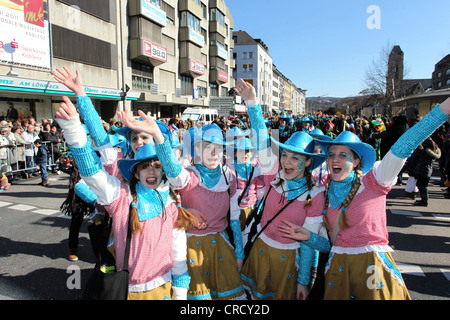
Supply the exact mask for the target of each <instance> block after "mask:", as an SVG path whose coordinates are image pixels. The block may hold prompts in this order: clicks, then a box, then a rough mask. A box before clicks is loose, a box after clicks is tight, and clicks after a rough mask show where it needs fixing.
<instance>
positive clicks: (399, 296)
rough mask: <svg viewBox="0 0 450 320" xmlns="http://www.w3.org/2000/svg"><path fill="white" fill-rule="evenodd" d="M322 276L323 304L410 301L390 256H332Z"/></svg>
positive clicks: (381, 254)
mask: <svg viewBox="0 0 450 320" xmlns="http://www.w3.org/2000/svg"><path fill="white" fill-rule="evenodd" d="M325 272H326V273H325V296H324V299H325V300H353V299H354V300H411V297H410V295H409V292H408V289H407V288H406V286H405V283H404V281H403V278H402V275H401V273H400V271H399V270H398V268H397V266H396V264H395V262H394V259H393V258H392V255H391V253H390V252H367V253H362V254H353V255H349V254H336V253H332V254H331V255H330V258H329V260H328V263H327V266H326V269H325Z"/></svg>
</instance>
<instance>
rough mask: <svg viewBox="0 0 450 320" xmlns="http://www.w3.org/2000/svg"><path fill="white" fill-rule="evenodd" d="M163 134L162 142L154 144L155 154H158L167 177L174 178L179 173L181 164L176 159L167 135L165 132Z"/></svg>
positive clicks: (181, 167)
mask: <svg viewBox="0 0 450 320" xmlns="http://www.w3.org/2000/svg"><path fill="white" fill-rule="evenodd" d="M163 136H164V143H156V144H155V149H156V154H157V155H158V159H159V161H160V162H161V164H162V166H163V169H164V173H165V174H166V175H167V177H169V178H175V177H178V175H179V174H180V173H181V171H182V170H183V166H182V165H181V163H180V162H179V161H178V159H177V157H176V155H175V152H174V151H173V149H172V146H171V145H170V141H169V139H168V137H167V136H166V135H165V134H163Z"/></svg>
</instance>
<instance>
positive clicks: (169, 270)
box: [56, 92, 196, 299]
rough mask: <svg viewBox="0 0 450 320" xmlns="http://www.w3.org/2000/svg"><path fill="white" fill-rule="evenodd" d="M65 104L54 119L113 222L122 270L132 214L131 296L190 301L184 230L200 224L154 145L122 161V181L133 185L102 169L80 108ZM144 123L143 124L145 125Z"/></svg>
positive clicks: (98, 130) (100, 146)
mask: <svg viewBox="0 0 450 320" xmlns="http://www.w3.org/2000/svg"><path fill="white" fill-rule="evenodd" d="M79 93H80V96H77V100H81V99H89V98H87V96H86V95H85V93H84V92H79ZM63 100H64V102H63V103H61V107H60V108H59V109H58V111H57V113H56V118H57V121H58V123H59V125H60V126H61V127H62V128H63V129H64V133H65V137H66V141H67V143H68V145H69V146H70V149H71V152H72V155H73V158H74V160H75V162H76V163H77V165H78V168H79V173H80V176H81V178H82V179H83V180H84V181H85V183H86V185H87V186H89V188H90V189H91V190H92V191H93V192H94V193H95V194H96V195H97V203H99V204H100V205H103V206H104V207H105V209H106V210H107V212H108V213H109V214H110V216H111V217H112V218H113V220H114V223H113V229H114V235H115V241H114V249H115V252H116V256H117V262H116V263H117V264H116V267H117V269H118V270H120V269H121V267H122V265H121V263H122V261H123V256H124V251H125V243H126V235H127V229H128V217H129V215H131V221H130V223H131V229H132V231H133V236H132V239H131V250H130V264H129V271H130V279H129V295H128V298H129V299H168V298H170V297H171V298H172V299H186V292H187V288H188V287H189V281H190V277H189V275H188V273H187V266H186V236H185V232H184V229H185V228H187V227H189V226H190V225H191V224H192V223H195V222H196V221H195V218H193V217H192V216H191V215H190V214H189V213H188V212H186V211H184V210H183V209H182V208H181V206H180V205H178V204H177V201H178V200H177V197H176V196H174V195H173V193H171V191H170V189H169V185H168V182H167V179H165V177H164V173H163V171H162V168H161V165H160V164H159V162H158V159H157V156H156V152H155V148H154V146H153V145H152V144H147V145H145V146H143V147H141V148H140V149H139V150H138V151H137V154H136V157H135V159H121V160H120V162H118V166H119V169H120V171H121V173H122V174H123V177H124V179H125V180H126V181H128V182H129V184H130V185H128V184H126V183H125V182H124V181H121V180H119V179H118V178H117V177H115V176H113V175H110V174H108V173H107V172H106V171H105V170H104V168H103V167H102V163H101V161H100V159H99V158H98V156H97V154H96V153H95V151H94V149H93V147H92V144H91V142H90V141H88V140H87V136H86V134H85V131H84V129H83V127H82V126H81V122H80V118H79V115H78V113H77V110H76V109H75V107H74V106H73V104H72V103H71V101H70V100H69V99H68V98H67V97H63ZM97 116H98V115H97ZM94 117H95V115H94ZM84 119H86V118H84ZM91 124H92V123H91ZM146 125H147V123H145V122H143V123H141V126H142V127H145V126H146ZM102 128H103V127H101V128H100V127H98V128H96V127H95V126H93V127H92V128H89V132H90V134H91V137H92V136H93V135H92V133H93V132H95V133H98V135H96V138H99V137H102V130H101V129H102ZM103 133H105V131H104V129H103ZM105 134H106V133H105ZM94 136H95V134H94ZM94 139H95V138H94ZM94 139H93V140H94ZM102 142H103V143H101V142H100V143H98V141H97V143H96V145H97V146H98V151H99V152H100V154H102V156H103V155H104V153H107V152H108V151H109V148H108V145H110V143H109V138H108V137H104V140H102ZM94 143H95V140H94ZM130 205H131V206H132V210H131V213H130V210H129V208H130Z"/></svg>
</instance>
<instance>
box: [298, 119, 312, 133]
mask: <svg viewBox="0 0 450 320" xmlns="http://www.w3.org/2000/svg"><path fill="white" fill-rule="evenodd" d="M301 124H302V125H301V127H302V128H301V130H302V131H304V132H306V133H309V132H311V131H312V130H313V129H314V123H313V121H312V120H311V119H310V118H308V117H306V116H305V117H303V118H302V120H301Z"/></svg>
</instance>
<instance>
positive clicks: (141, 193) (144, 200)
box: [136, 182, 170, 221]
mask: <svg viewBox="0 0 450 320" xmlns="http://www.w3.org/2000/svg"><path fill="white" fill-rule="evenodd" d="M136 193H137V202H138V203H137V212H138V216H139V221H145V220H149V219H152V218H154V217H157V216H158V215H160V214H161V213H162V212H163V211H164V208H165V207H166V204H167V198H168V197H169V193H170V189H169V188H167V190H164V191H159V190H154V189H149V188H146V187H144V186H143V185H142V183H140V182H138V183H137V185H136Z"/></svg>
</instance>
